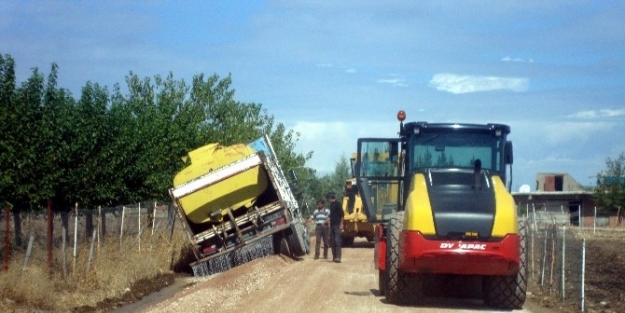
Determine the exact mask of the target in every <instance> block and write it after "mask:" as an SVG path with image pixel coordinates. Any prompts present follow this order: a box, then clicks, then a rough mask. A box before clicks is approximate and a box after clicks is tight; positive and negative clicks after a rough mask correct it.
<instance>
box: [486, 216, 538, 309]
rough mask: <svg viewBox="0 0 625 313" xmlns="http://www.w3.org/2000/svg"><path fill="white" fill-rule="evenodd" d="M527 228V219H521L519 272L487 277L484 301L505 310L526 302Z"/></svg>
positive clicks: (521, 305) (520, 305)
mask: <svg viewBox="0 0 625 313" xmlns="http://www.w3.org/2000/svg"><path fill="white" fill-rule="evenodd" d="M527 228H528V224H527V221H526V220H525V219H523V220H520V221H519V236H520V237H521V247H520V249H521V253H520V256H521V264H520V267H519V272H518V273H517V275H514V276H492V277H485V278H484V283H485V286H484V287H485V290H484V293H485V297H484V302H486V304H487V305H488V306H492V307H495V308H499V309H504V310H515V309H521V308H522V307H523V304H524V303H525V297H526V291H527V277H528V272H527V245H526V244H527Z"/></svg>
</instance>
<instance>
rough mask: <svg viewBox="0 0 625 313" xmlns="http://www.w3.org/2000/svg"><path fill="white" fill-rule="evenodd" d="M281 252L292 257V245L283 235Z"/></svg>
mask: <svg viewBox="0 0 625 313" xmlns="http://www.w3.org/2000/svg"><path fill="white" fill-rule="evenodd" d="M280 254H282V255H285V256H288V257H290V256H291V255H292V254H291V247H290V245H289V242H288V241H287V239H286V238H285V237H282V238H281V239H280Z"/></svg>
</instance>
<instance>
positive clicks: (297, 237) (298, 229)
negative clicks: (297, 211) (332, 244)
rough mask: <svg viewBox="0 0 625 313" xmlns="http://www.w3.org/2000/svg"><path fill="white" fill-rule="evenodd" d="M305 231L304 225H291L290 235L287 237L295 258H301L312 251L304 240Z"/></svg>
mask: <svg viewBox="0 0 625 313" xmlns="http://www.w3.org/2000/svg"><path fill="white" fill-rule="evenodd" d="M305 231H306V230H305V229H304V225H302V224H301V223H294V224H292V225H291V232H290V234H288V235H286V239H287V240H288V242H289V246H290V248H291V253H292V255H293V256H296V257H301V256H303V255H304V254H307V253H308V252H309V251H310V247H308V248H307V247H306V246H307V244H306V242H305V240H304V236H305Z"/></svg>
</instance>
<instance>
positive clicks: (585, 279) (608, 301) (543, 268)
mask: <svg viewBox="0 0 625 313" xmlns="http://www.w3.org/2000/svg"><path fill="white" fill-rule="evenodd" d="M544 212H549V211H544ZM565 217H568V214H567V213H565V212H562V213H558V212H557V211H553V210H552V211H551V212H550V213H543V214H532V213H531V212H530V214H529V216H526V218H527V221H528V223H529V226H530V227H529V229H530V230H531V231H530V232H529V233H528V238H527V240H528V241H527V244H528V253H529V255H528V258H529V260H528V262H529V264H528V268H529V271H530V281H532V282H534V283H536V284H537V285H538V287H539V288H540V290H541V291H542V292H543V293H544V294H547V295H549V296H551V297H552V298H553V299H556V300H557V301H559V302H560V303H561V305H563V306H565V307H568V308H572V309H576V310H579V311H585V310H587V308H588V306H596V307H600V306H610V305H615V304H619V303H623V302H624V301H623V300H625V293H624V291H625V280H624V279H623V278H625V276H624V275H625V266H624V265H625V264H624V263H625V252H622V250H623V249H622V246H623V242H624V239H625V232H624V231H623V230H622V229H620V228H609V227H597V226H593V227H580V226H577V225H575V226H573V225H570V223H568V222H567V221H568V219H567V218H565ZM593 224H594V225H597V223H596V222H595V223H593ZM616 311H618V309H617V310H616Z"/></svg>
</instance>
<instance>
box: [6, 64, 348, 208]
mask: <svg viewBox="0 0 625 313" xmlns="http://www.w3.org/2000/svg"><path fill="white" fill-rule="evenodd" d="M58 71H59V69H58V66H57V65H56V64H52V66H51V70H50V73H49V74H48V76H47V80H46V79H45V78H44V75H43V74H42V73H41V72H40V71H39V70H38V69H36V68H35V69H33V71H32V74H31V75H30V77H29V78H28V79H27V80H26V81H25V82H22V83H21V84H19V85H18V83H17V82H16V75H15V62H14V60H13V58H12V57H11V56H10V55H4V56H3V55H0V119H1V122H0V134H1V136H0V151H1V153H0V202H6V203H8V204H10V205H12V206H13V207H14V208H15V209H25V208H28V209H37V208H41V207H43V206H44V204H45V203H46V202H47V200H52V203H53V204H54V208H55V209H69V208H71V207H72V204H73V203H75V202H79V203H80V204H81V206H85V207H95V206H98V205H102V206H110V205H116V204H124V203H134V202H138V201H143V200H157V201H162V200H166V199H167V189H168V188H169V187H171V182H172V178H173V176H174V174H175V173H176V172H178V171H179V170H180V169H181V168H183V167H184V166H185V164H183V162H182V161H181V157H182V156H184V155H186V154H187V152H189V151H190V150H193V149H195V148H197V147H200V146H202V145H205V144H207V143H210V142H219V143H221V144H222V145H231V144H234V143H242V142H243V143H244V142H250V141H252V140H253V139H255V138H258V137H260V136H261V135H263V134H268V135H269V137H270V138H271V141H272V143H273V144H274V148H275V150H276V154H277V156H278V159H279V161H280V163H281V165H282V167H283V169H284V170H285V171H290V170H294V171H295V173H296V175H297V177H298V178H299V181H298V186H299V188H298V190H300V193H303V194H308V195H311V197H316V196H317V195H318V194H320V193H322V192H324V189H325V190H333V191H338V192H340V187H341V186H342V183H340V185H338V186H336V183H335V182H334V181H338V179H335V177H336V173H335V174H332V175H328V176H326V177H322V178H317V177H316V172H315V170H313V169H311V168H308V167H306V161H307V160H309V159H310V158H311V157H312V151H311V152H308V153H306V154H301V153H296V152H295V151H294V148H295V144H296V142H297V141H298V140H299V134H298V133H295V132H293V131H292V130H288V129H286V127H285V126H284V125H283V124H282V123H279V122H276V121H275V120H274V118H273V116H272V115H269V114H268V113H267V112H266V110H264V109H263V108H262V105H261V104H258V103H243V102H239V101H236V100H235V98H234V95H235V91H234V90H233V89H231V83H232V79H231V77H230V76H228V77H225V78H220V77H219V76H217V75H212V76H208V77H206V76H204V75H203V74H199V75H196V76H194V77H193V79H192V82H191V84H187V83H186V82H185V81H184V80H177V79H174V77H173V75H172V74H169V75H168V76H167V77H161V76H159V75H156V76H154V77H153V78H147V77H146V78H140V77H139V76H137V75H136V74H134V73H132V72H130V74H129V75H128V76H126V79H125V83H126V87H127V90H128V91H127V93H122V91H121V90H122V88H121V87H120V85H119V84H116V85H115V86H114V87H113V90H112V91H109V90H108V89H107V87H103V86H100V85H99V84H97V83H91V82H87V83H86V84H85V85H84V87H82V90H81V94H80V97H79V98H77V99H76V98H74V97H73V95H72V94H71V93H70V92H69V91H68V90H66V89H64V88H60V87H58V86H57V78H58ZM343 162H344V163H346V161H343ZM339 163H341V162H339ZM343 165H345V164H343ZM338 166H339V164H337V168H338ZM341 174H345V173H341ZM345 176H347V175H346V174H345ZM341 179H344V178H341ZM343 181H344V180H343ZM337 188H339V189H338V190H337Z"/></svg>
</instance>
